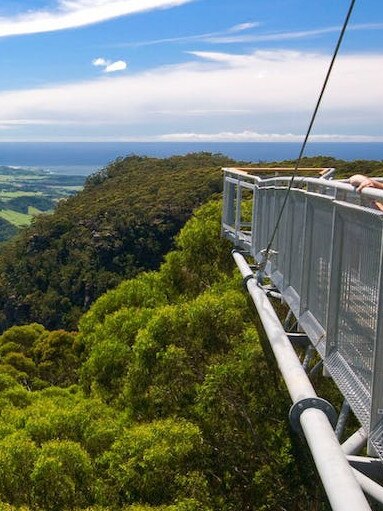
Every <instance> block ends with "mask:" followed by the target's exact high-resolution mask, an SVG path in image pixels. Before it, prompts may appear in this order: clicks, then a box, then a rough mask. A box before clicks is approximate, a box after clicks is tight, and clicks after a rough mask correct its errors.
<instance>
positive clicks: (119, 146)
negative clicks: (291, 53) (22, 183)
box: [0, 142, 383, 175]
mask: <svg viewBox="0 0 383 511" xmlns="http://www.w3.org/2000/svg"><path fill="white" fill-rule="evenodd" d="M299 150H300V144H298V143H290V142H289V143H287V142H284V143H279V142H254V143H253V142H236V143H230V142H225V143H218V142H217V143H214V142H209V143H204V142H186V143H184V142H158V143H151V142H102V143H99V142H76V143H69V142H65V143H64V142H59V143H56V142H49V143H48V142H44V143H35V142H33V143H32V142H28V143H27V142H11V143H8V142H0V165H9V166H17V167H31V168H41V169H45V170H50V171H51V172H55V173H60V174H71V175H76V174H81V175H88V174H91V173H92V172H95V171H96V170H98V169H100V168H102V167H104V166H105V165H107V164H108V163H110V162H111V161H113V160H114V159H116V158H117V157H119V156H128V155H132V154H135V155H140V156H153V157H159V158H164V157H168V156H172V155H184V154H188V153H191V152H199V151H207V152H211V153H222V154H224V155H226V156H229V157H231V158H233V159H235V160H239V161H244V162H253V163H259V162H270V161H282V160H286V159H288V160H290V159H296V158H297V156H298V154H299ZM318 155H322V156H333V157H335V158H340V159H343V160H348V161H351V160H359V159H361V160H383V143H378V142H376V143H356V142H352V143H337V142H331V143H320V142H312V143H309V144H308V146H307V149H306V152H305V156H318Z"/></svg>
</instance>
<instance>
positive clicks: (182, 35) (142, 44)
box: [0, 0, 383, 141]
mask: <svg viewBox="0 0 383 511" xmlns="http://www.w3.org/2000/svg"><path fill="white" fill-rule="evenodd" d="M348 6H349V0H347V1H346V0H337V1H334V0H316V1H313V0H311V1H307V0H230V1H229V0H18V1H15V0H3V1H2V2H1V5H0V45H1V51H0V66H1V70H2V73H1V78H0V141H7V140H15V141H16V140H20V141H21V140H24V141H37V140H41V141H49V140H52V141H61V140H62V141H88V140H89V141H93V140H95V141H103V140H105V141H111V140H116V141H125V140H127V141H128V140H149V141H173V140H174V141H176V140H180V141H193V140H196V141H203V140H206V141H248V140H249V141H253V140H254V141H257V140H259V141H295V140H300V139H301V137H302V134H303V133H304V132H305V130H306V128H307V124H308V121H309V118H310V115H311V112H312V109H313V107H314V104H315V101H316V97H317V95H318V92H319V90H320V87H321V85H322V82H323V79H324V76H325V73H326V70H327V67H328V64H329V61H330V57H331V54H332V51H333V48H334V45H335V43H336V40H337V37H338V33H339V30H340V27H341V25H342V23H343V20H344V17H345V14H346V12H347V9H348ZM382 84H383V2H382V0H368V1H364V2H362V1H360V0H359V1H358V0H357V2H356V7H355V10H354V13H353V16H352V19H351V23H350V27H349V30H348V32H347V34H346V37H345V40H344V44H343V46H342V49H341V53H340V56H339V59H338V61H337V63H336V67H335V70H334V73H333V75H332V77H331V80H330V84H329V88H328V92H327V94H326V96H325V100H324V102H323V105H322V108H321V110H320V114H319V117H318V121H317V123H316V125H315V129H314V131H313V138H312V139H313V140H326V141H327V140H329V141H331V140H334V141H340V140H346V141H348V140H350V141H354V140H355V141H364V140H376V141H383V128H382V119H383V86H382Z"/></svg>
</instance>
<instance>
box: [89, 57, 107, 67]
mask: <svg viewBox="0 0 383 511" xmlns="http://www.w3.org/2000/svg"><path fill="white" fill-rule="evenodd" d="M92 64H93V65H94V66H101V67H103V66H107V65H108V61H107V60H105V59H103V58H102V57H98V58H97V59H93V60H92Z"/></svg>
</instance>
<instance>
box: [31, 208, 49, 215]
mask: <svg viewBox="0 0 383 511" xmlns="http://www.w3.org/2000/svg"><path fill="white" fill-rule="evenodd" d="M51 212H52V211H41V209H37V208H34V207H33V206H28V215H30V216H37V215H41V214H43V213H44V214H47V213H51Z"/></svg>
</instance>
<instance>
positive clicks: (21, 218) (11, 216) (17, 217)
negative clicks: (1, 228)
mask: <svg viewBox="0 0 383 511" xmlns="http://www.w3.org/2000/svg"><path fill="white" fill-rule="evenodd" d="M0 217H1V218H4V220H7V221H8V222H9V223H11V224H12V225H15V226H16V227H24V226H26V225H29V224H30V223H31V220H32V216H31V215H25V214H24V213H18V212H17V211H13V210H12V209H3V210H2V211H0Z"/></svg>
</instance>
